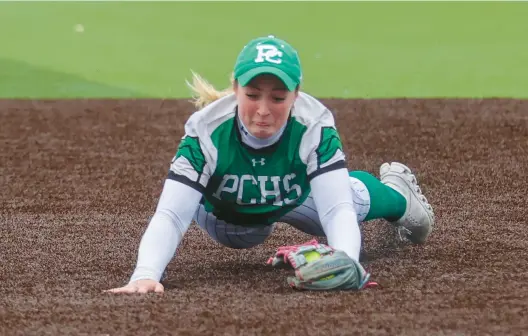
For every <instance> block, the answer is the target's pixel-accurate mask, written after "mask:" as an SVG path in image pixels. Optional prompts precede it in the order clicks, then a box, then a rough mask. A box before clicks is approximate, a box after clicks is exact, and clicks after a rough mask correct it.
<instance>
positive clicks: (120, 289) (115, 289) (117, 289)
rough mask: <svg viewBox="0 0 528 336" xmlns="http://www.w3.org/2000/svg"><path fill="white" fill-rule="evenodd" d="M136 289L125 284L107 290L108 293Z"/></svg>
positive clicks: (130, 291)
mask: <svg viewBox="0 0 528 336" xmlns="http://www.w3.org/2000/svg"><path fill="white" fill-rule="evenodd" d="M135 291H136V288H135V287H130V286H125V287H119V288H112V289H109V290H107V291H106V292H108V293H114V294H122V293H134V292H135Z"/></svg>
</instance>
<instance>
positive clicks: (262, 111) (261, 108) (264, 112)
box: [257, 102, 270, 117]
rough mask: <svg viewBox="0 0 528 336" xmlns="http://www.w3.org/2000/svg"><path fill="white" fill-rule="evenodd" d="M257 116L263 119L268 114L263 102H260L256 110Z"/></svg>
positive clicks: (266, 106) (268, 111)
mask: <svg viewBox="0 0 528 336" xmlns="http://www.w3.org/2000/svg"><path fill="white" fill-rule="evenodd" d="M257 114H258V115H259V116H262V117H265V116H267V115H269V114H270V110H269V108H268V105H267V104H266V103H265V102H261V103H260V104H259V106H258V109H257Z"/></svg>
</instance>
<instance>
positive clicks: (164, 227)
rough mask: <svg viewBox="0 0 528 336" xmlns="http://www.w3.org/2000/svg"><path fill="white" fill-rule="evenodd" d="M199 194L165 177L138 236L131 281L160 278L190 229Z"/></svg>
mask: <svg viewBox="0 0 528 336" xmlns="http://www.w3.org/2000/svg"><path fill="white" fill-rule="evenodd" d="M201 197H202V194H201V193H200V192H199V191H197V190H196V189H194V188H192V187H190V186H188V185H185V184H183V183H180V182H177V181H173V180H170V179H167V180H166V181H165V185H164V187H163V191H162V193H161V196H160V200H159V202H158V206H157V208H156V212H155V213H154V216H153V217H152V219H151V220H150V223H149V225H148V227H147V230H146V231H145V233H144V235H143V237H142V238H141V243H140V245H139V251H138V259H137V264H136V268H135V270H134V273H133V274H132V277H131V279H130V282H132V281H135V280H140V279H153V280H156V281H159V280H160V279H161V277H162V274H163V271H164V270H165V268H166V267H167V265H168V264H169V262H170V261H171V259H172V258H173V257H174V254H175V253H176V249H177V247H178V245H179V244H180V242H181V241H182V239H183V235H184V234H185V232H186V231H187V230H188V229H189V226H190V224H191V222H192V218H193V216H194V213H195V212H196V209H197V208H198V206H199V202H200V199H201Z"/></svg>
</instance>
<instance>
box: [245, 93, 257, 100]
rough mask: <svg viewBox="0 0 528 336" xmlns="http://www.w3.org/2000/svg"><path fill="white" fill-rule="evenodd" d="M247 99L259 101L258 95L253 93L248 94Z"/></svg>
mask: <svg viewBox="0 0 528 336" xmlns="http://www.w3.org/2000/svg"><path fill="white" fill-rule="evenodd" d="M246 97H248V98H249V99H253V100H254V99H257V98H258V95H256V94H252V93H246Z"/></svg>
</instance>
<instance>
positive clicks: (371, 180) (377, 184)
mask: <svg viewBox="0 0 528 336" xmlns="http://www.w3.org/2000/svg"><path fill="white" fill-rule="evenodd" d="M348 175H350V176H351V177H355V178H357V179H358V180H360V181H361V182H363V184H365V186H366V187H367V190H368V192H369V194H370V210H369V213H368V215H367V217H366V218H365V220H364V221H365V222H366V221H369V220H371V219H381V218H383V219H385V220H387V221H389V222H394V221H396V220H398V219H400V218H401V217H402V216H403V214H404V213H405V208H406V207H407V201H406V200H405V198H404V197H403V196H402V195H401V194H400V193H398V192H397V191H396V190H394V189H392V188H391V187H388V186H386V185H385V184H383V183H381V181H380V180H378V179H377V178H376V177H374V176H372V175H371V174H369V173H367V172H364V171H351V172H349V173H348Z"/></svg>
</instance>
